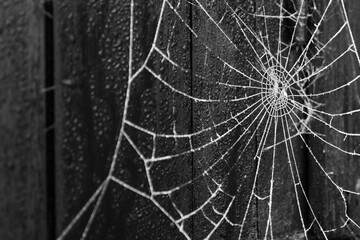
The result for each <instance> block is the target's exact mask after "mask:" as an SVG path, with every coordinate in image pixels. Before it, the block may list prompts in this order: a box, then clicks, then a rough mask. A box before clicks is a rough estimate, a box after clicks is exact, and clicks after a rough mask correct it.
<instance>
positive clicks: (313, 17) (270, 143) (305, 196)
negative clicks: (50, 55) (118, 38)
mask: <svg viewBox="0 0 360 240" xmlns="http://www.w3.org/2000/svg"><path fill="white" fill-rule="evenodd" d="M259 2H260V1H259ZM318 2H319V1H307V2H305V1H296V0H289V1H285V0H281V1H277V2H274V3H266V1H263V2H262V3H261V4H258V6H255V7H253V6H251V7H249V9H243V8H240V7H239V6H236V5H235V4H232V3H231V2H228V1H227V0H222V1H219V2H217V3H216V4H219V5H221V6H222V7H221V11H219V12H215V11H213V8H212V7H213V6H215V5H216V4H215V3H214V2H211V1H203V0H191V1H187V2H185V1H176V0H174V1H171V0H164V1H162V3H161V6H160V8H159V11H158V16H157V28H156V31H155V34H154V37H153V41H152V45H151V48H150V51H149V52H148V54H147V56H146V58H145V59H144V61H143V64H142V65H140V66H134V65H133V63H134V61H133V55H134V53H133V51H134V44H133V43H134V38H135V37H134V36H135V34H136V32H135V29H136V28H135V23H136V17H139V16H137V15H136V10H135V6H136V4H135V3H134V0H132V1H131V2H130V4H129V7H130V29H129V32H130V33H129V36H130V37H129V44H128V47H129V61H128V82H127V91H126V97H125V101H124V112H123V114H122V116H123V119H122V123H121V129H120V133H119V136H118V139H117V144H116V148H115V152H114V154H113V160H112V164H111V167H110V169H109V172H108V176H107V178H106V179H105V180H104V181H103V182H102V183H101V184H100V186H99V187H98V188H97V190H96V191H95V192H94V194H93V195H92V196H91V198H90V199H89V200H88V202H87V203H86V204H85V205H84V206H83V208H82V209H80V211H79V213H78V214H77V215H76V216H75V217H74V218H73V220H72V221H71V222H70V223H69V224H68V226H67V227H66V228H65V229H64V230H63V232H62V233H61V234H60V236H59V237H58V239H59V240H60V239H66V236H67V235H68V233H69V231H70V230H72V229H73V228H74V227H75V225H76V223H77V222H78V221H79V219H81V218H83V217H84V215H85V212H86V211H90V212H91V214H90V215H89V218H88V220H87V224H86V226H85V228H84V230H83V234H82V237H81V239H86V238H87V237H88V235H89V230H90V229H91V228H93V227H95V226H93V222H94V219H95V217H96V215H97V214H99V211H100V210H99V209H100V205H101V204H103V201H104V195H105V193H106V191H109V190H108V189H109V188H111V185H110V183H112V184H114V183H115V184H117V185H118V186H120V187H122V188H125V189H127V190H130V191H132V192H133V193H135V194H137V195H139V196H141V197H143V198H144V199H147V200H148V201H150V202H151V203H152V204H153V205H154V206H156V208H158V209H159V210H160V211H161V212H162V214H163V215H164V216H166V217H167V218H168V219H169V220H170V222H171V223H172V226H175V227H176V228H177V230H178V232H179V233H180V234H181V235H182V236H183V237H185V238H186V239H192V235H191V229H190V228H189V222H192V223H193V224H194V225H196V224H197V222H196V219H202V222H201V223H202V224H199V226H197V229H202V227H203V229H202V231H201V232H202V233H203V235H202V237H201V238H203V239H212V238H213V239H216V238H217V237H216V236H218V235H217V234H218V233H217V232H219V231H220V232H221V231H222V229H223V228H224V226H226V227H227V228H231V229H233V233H235V235H236V236H237V239H247V238H248V237H249V236H250V234H251V233H249V231H247V229H248V227H249V226H250V225H248V224H249V222H250V221H251V218H252V217H253V214H254V213H253V204H254V202H256V203H258V204H260V205H261V204H262V206H264V208H263V209H265V210H264V211H263V212H262V214H263V215H262V218H263V219H262V220H261V221H262V222H263V225H262V226H263V228H262V229H263V230H262V231H263V232H262V234H259V235H258V236H257V237H258V238H265V239H268V238H269V239H274V238H275V237H276V236H275V235H276V234H277V233H276V232H274V230H273V229H274V224H275V223H274V221H275V219H276V218H278V215H277V214H278V213H277V210H276V208H278V206H276V205H278V204H279V203H278V202H277V199H279V198H277V197H276V194H277V193H276V192H277V191H278V190H279V185H277V184H281V183H278V180H279V178H277V174H279V171H277V168H278V166H279V164H281V165H285V167H284V168H282V169H283V170H284V171H288V174H289V175H288V176H290V178H289V179H288V181H291V182H292V184H291V185H292V187H291V188H289V189H290V190H291V193H290V196H292V197H293V199H294V200H295V203H296V208H295V210H296V211H297V212H296V213H292V214H294V216H296V218H297V222H298V226H299V232H298V236H300V237H302V238H305V239H309V238H310V232H315V233H316V234H318V237H319V238H324V239H328V238H329V236H331V234H333V233H336V232H338V231H347V233H348V234H349V235H350V236H352V237H353V238H354V239H356V234H357V232H358V231H359V228H360V226H359V224H360V223H359V222H356V220H355V217H354V216H352V215H350V214H348V212H349V211H348V210H349V209H348V205H349V202H350V200H351V198H356V197H357V196H359V195H360V193H359V190H360V189H359V188H360V187H359V186H358V185H359V184H358V185H356V184H348V182H351V183H354V182H356V179H354V180H353V181H348V182H346V181H345V182H346V183H344V184H342V183H341V182H342V180H343V179H346V177H347V171H348V170H349V171H350V169H345V170H342V171H340V170H336V169H333V168H331V166H330V165H328V164H327V161H330V160H326V159H325V160H323V159H324V158H330V159H331V158H334V156H336V159H335V160H334V161H351V162H356V161H359V155H360V153H359V148H358V146H359V144H360V141H359V140H360V139H358V138H359V137H360V133H359V131H357V130H359V129H357V130H356V128H352V127H349V126H348V125H347V124H346V122H348V121H350V122H351V121H353V120H354V119H356V118H357V117H358V114H359V112H360V109H359V106H360V105H359V104H360V102H359V101H358V100H357V99H351V100H347V105H344V104H340V105H341V106H340V107H337V108H329V105H333V104H336V103H337V101H340V100H341V99H342V100H344V99H343V98H341V97H339V96H352V95H351V94H350V93H351V92H352V91H353V90H354V89H357V84H358V83H357V82H358V79H359V75H358V74H359V72H360V71H359V70H360V69H359V68H360V59H359V55H358V52H357V49H356V46H355V42H354V36H353V34H352V31H351V29H350V23H349V19H348V15H347V10H346V8H345V2H344V1H343V0H329V1H327V2H326V3H323V2H322V3H318ZM286 4H288V6H290V7H289V8H284V6H285V5H286ZM183 8H191V9H195V10H196V11H197V12H198V17H199V18H200V19H204V20H206V22H207V24H208V26H210V27H211V29H212V30H213V31H214V32H215V33H214V34H217V36H220V38H221V39H222V41H223V42H224V45H225V46H226V48H227V49H230V50H231V51H232V52H234V53H235V55H236V56H237V57H236V58H234V57H233V56H227V55H224V54H223V53H222V50H221V49H218V46H213V44H212V40H213V39H211V38H210V39H209V38H207V37H206V36H204V32H203V31H201V29H198V28H196V27H194V26H193V23H191V22H190V21H189V20H188V19H187V18H186V16H185V15H184V14H183V12H182V9H183ZM253 8H254V9H253ZM289 9H293V11H290V10H289ZM169 15H171V16H172V17H173V19H177V20H176V21H174V22H171V23H170V22H168V21H165V19H166V16H169ZM304 19H305V20H306V21H304ZM334 19H336V21H334ZM254 22H256V24H255V25H254V24H251V23H254ZM330 23H331V24H330ZM170 24H173V25H171V26H167V25H170ZM164 26H167V27H168V28H170V29H173V31H174V32H175V30H176V28H179V29H180V28H182V29H186V30H187V31H188V32H189V35H191V38H192V39H193V41H195V42H196V43H197V44H198V45H199V46H200V47H202V49H205V53H203V54H204V56H203V62H202V63H203V65H204V66H203V67H204V68H205V69H207V67H210V66H209V65H210V62H211V61H212V62H216V63H217V64H218V65H220V66H221V69H220V74H219V73H217V74H219V75H216V74H214V73H213V72H212V71H209V72H206V73H204V72H201V71H197V70H196V68H195V67H193V69H192V71H191V70H190V69H189V66H184V65H183V64H182V63H179V62H178V59H176V58H175V57H174V58H173V57H172V56H173V53H174V52H176V49H173V48H177V47H178V46H176V45H174V47H173V45H172V42H173V41H175V40H174V39H173V38H172V34H168V35H166V36H161V34H162V33H163V30H162V29H163V28H164ZM230 29H231V31H230ZM286 29H288V32H287V35H286V36H285V34H284V32H285V31H286ZM289 29H292V30H289ZM234 32H236V34H234ZM306 36H307V37H306ZM274 38H276V39H279V41H273V40H272V39H274ZM239 39H240V40H239ZM164 42H165V43H166V42H167V44H164ZM244 45H246V46H245V47H246V48H248V49H249V51H251V52H252V56H253V57H249V56H245V55H244V54H243V53H242V49H243V48H244ZM239 59H240V60H241V61H243V62H241V63H239V62H240V60H239ZM156 60H159V61H158V62H160V63H159V64H160V65H161V64H163V66H166V67H167V68H168V69H170V70H168V71H170V72H171V71H173V72H174V73H180V74H183V75H184V76H188V77H189V76H190V75H189V74H191V73H193V75H192V79H193V80H194V79H195V80H197V81H198V82H200V83H201V84H202V86H205V87H204V89H208V88H212V89H218V91H215V92H207V91H197V92H196V91H192V90H191V89H187V88H183V87H179V84H176V83H174V82H173V81H172V79H170V78H169V77H167V76H165V75H164V74H163V73H162V72H161V71H160V70H159V69H158V67H157V66H155V65H154V64H152V63H153V62H154V61H156ZM244 62H245V63H246V64H245V66H244V64H243V63H244ZM343 65H346V66H347V67H348V68H350V69H351V70H350V71H348V72H350V73H348V74H343V73H339V72H338V69H339V68H340V67H339V66H343ZM142 74H147V75H148V76H150V78H151V81H153V82H155V83H156V84H158V85H159V86H160V88H161V89H164V91H165V92H167V93H170V95H171V96H173V99H172V100H173V101H175V100H174V99H175V98H176V99H182V101H184V102H188V103H190V104H191V105H192V107H193V109H196V108H197V107H198V108H199V109H207V110H208V112H210V117H209V118H207V119H205V118H202V117H201V116H200V117H198V118H197V119H196V120H195V121H194V123H193V124H194V125H195V126H194V127H193V129H192V130H191V131H190V130H188V129H185V130H184V129H179V128H180V127H179V124H180V123H179V122H178V120H177V119H176V117H175V116H176V115H177V111H178V110H179V107H178V106H177V105H176V104H174V105H173V106H172V108H173V109H172V113H166V114H170V115H171V114H172V116H171V117H172V118H171V119H172V124H171V127H169V128H167V129H161V128H154V127H152V126H148V125H146V124H143V123H142V122H137V121H136V120H133V119H132V117H131V114H130V111H131V108H132V107H131V101H133V99H132V97H131V96H132V95H131V94H132V91H133V90H134V88H135V87H137V85H136V84H137V81H139V80H138V79H139V78H141V76H142ZM331 75H335V76H337V77H338V78H339V80H337V81H330V80H329V76H331ZM319 86H321V87H319ZM158 94H161V93H158ZM344 101H345V100H344ZM219 106H227V107H228V110H227V111H225V112H221V116H220V117H215V115H216V116H217V115H218V113H219V112H217V108H218V107H219ZM334 109H336V110H334ZM136 135H137V136H139V135H141V136H143V138H141V137H136ZM142 139H150V140H149V141H148V142H147V143H148V144H147V146H146V147H143V145H144V142H145V140H144V142H143V141H142ZM309 139H310V141H309ZM339 139H341V140H339ZM295 141H297V142H296V144H295ZM224 142H226V143H224ZM254 142H257V148H256V149H254V148H253V147H252V146H253V145H254ZM174 143H175V145H174ZM314 143H316V144H318V145H320V146H322V148H323V151H322V152H319V151H317V150H314V148H313V147H312V146H311V144H314ZM167 144H169V145H171V144H172V145H171V146H173V145H174V146H175V147H174V148H172V149H173V152H171V151H170V152H169V151H163V149H162V147H163V146H164V145H165V146H166V145H167ZM124 145H127V146H128V147H130V148H132V149H133V150H134V151H135V152H136V154H137V157H138V158H139V159H140V162H141V164H142V165H143V169H144V176H145V177H144V179H145V180H146V182H145V183H143V184H142V185H141V186H137V185H134V184H132V183H131V182H129V181H127V179H126V177H123V176H122V175H121V174H118V173H117V168H119V164H120V163H121V161H122V159H121V156H122V155H121V150H122V149H123V148H124ZM298 145H301V146H302V149H303V150H304V151H306V152H307V155H308V158H309V159H310V161H311V162H312V164H313V171H314V172H315V174H317V175H319V176H321V179H323V180H322V181H323V182H322V183H323V184H325V185H324V186H321V188H324V190H322V191H323V192H325V193H326V194H328V193H329V194H328V196H330V197H333V198H334V199H337V201H338V203H339V202H340V204H338V205H336V207H335V208H336V213H334V214H335V215H336V218H335V220H334V221H332V222H331V224H329V223H327V222H326V217H325V219H324V217H323V214H324V211H323V212H322V211H319V210H317V209H316V207H314V206H315V203H314V199H311V197H309V193H308V190H306V187H305V183H304V179H303V177H302V174H303V173H302V172H301V170H300V165H301V162H302V161H304V160H303V159H301V157H298V155H297V151H298V149H299V147H298ZM220 146H221V148H220ZM217 148H219V150H218V152H219V153H218V154H214V155H213V156H211V158H210V159H209V158H208V156H207V157H205V158H201V157H198V158H196V156H201V155H204V154H205V152H207V151H210V152H212V151H213V150H214V149H215V150H216V149H217ZM234 151H235V152H236V155H235V156H236V157H235V159H234V154H233V152H234ZM247 152H252V153H253V155H252V156H251V157H250V158H249V157H248V154H246V153H247ZM280 152H281V153H280ZM205 155H206V154H205ZM245 155H246V156H247V157H245ZM280 155H282V156H283V157H281V156H280ZM189 156H192V157H194V160H193V161H194V165H195V166H196V169H197V171H196V172H195V173H194V174H193V175H192V176H191V178H190V179H185V180H184V179H182V180H181V181H179V182H177V183H175V184H171V183H168V184H167V183H165V182H166V181H167V179H166V178H165V177H164V178H162V177H161V176H160V173H159V172H161V170H162V169H167V167H169V166H172V165H173V164H176V163H179V161H185V160H184V159H186V158H187V157H189ZM284 156H285V157H284ZM280 159H285V160H280ZM134 161H137V160H136V159H134ZM279 161H282V162H279ZM331 161H332V160H331ZM253 163H256V164H255V165H252V166H253V168H252V169H253V170H252V171H253V172H252V174H253V176H252V177H249V176H250V175H251V174H241V173H242V172H245V170H243V169H241V168H244V169H246V166H247V165H251V164H253ZM180 164H181V163H180ZM329 166H330V167H329ZM264 168H269V171H268V173H267V175H266V174H265V175H266V176H267V178H266V179H265V180H263V179H261V178H262V177H263V176H264V175H263V173H262V171H263V170H262V169H264ZM199 169H200V170H199ZM179 171H180V170H179ZM190 171H191V170H190ZM235 173H236V174H235ZM234 174H235V175H236V178H237V179H238V181H236V182H235V183H233V185H234V184H235V185H236V187H235V188H231V189H229V188H228V187H227V186H228V185H229V184H230V183H229V181H230V180H229V179H231V178H230V176H233V175H234ZM179 175H181V173H179ZM184 175H185V174H184ZM349 175H350V176H351V172H349ZM184 178H185V177H184ZM241 180H244V181H245V182H247V183H248V185H247V186H250V187H248V188H247V189H245V190H244V188H243V185H242V181H241ZM264 181H265V182H266V183H265V184H264V185H261V183H260V182H264ZM198 184H199V185H201V186H205V190H204V192H205V194H204V196H203V197H202V198H199V202H200V203H197V204H196V205H195V206H193V208H192V209H190V210H189V209H186V208H183V207H182V206H181V204H180V203H179V202H178V201H177V200H176V196H178V195H181V194H182V193H184V192H185V190H184V189H187V188H189V187H192V186H195V185H198ZM280 187H281V185H280ZM319 188H320V186H319ZM246 191H247V192H246ZM240 198H241V199H240ZM161 199H167V200H170V202H171V204H170V205H169V204H165V203H164V202H163V201H162V200H161ZM240 203H241V204H240ZM239 209H240V210H239ZM304 209H307V216H305V215H304ZM284 211H285V210H284ZM235 212H236V214H235ZM239 212H240V213H239ZM259 221H260V220H259ZM204 222H207V224H203V223H204ZM201 225H204V226H201Z"/></svg>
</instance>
